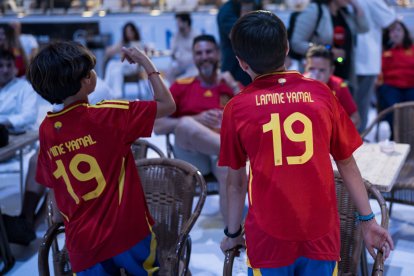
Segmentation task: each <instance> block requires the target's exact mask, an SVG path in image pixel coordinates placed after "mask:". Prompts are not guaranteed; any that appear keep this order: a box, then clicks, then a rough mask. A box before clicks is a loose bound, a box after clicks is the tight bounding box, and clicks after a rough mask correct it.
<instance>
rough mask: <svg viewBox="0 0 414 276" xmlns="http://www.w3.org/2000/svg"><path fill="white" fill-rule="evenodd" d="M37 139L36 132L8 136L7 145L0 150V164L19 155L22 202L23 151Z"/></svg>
mask: <svg viewBox="0 0 414 276" xmlns="http://www.w3.org/2000/svg"><path fill="white" fill-rule="evenodd" d="M38 138H39V134H38V132H37V131H28V132H26V133H24V134H20V135H10V136H9V144H8V145H7V146H5V147H2V148H0V162H1V161H5V160H8V159H10V158H12V157H14V156H15V155H16V154H18V155H19V173H20V195H21V200H22V202H23V194H24V188H23V182H24V170H23V149H24V148H25V147H26V146H28V145H32V144H34V143H35V142H36V141H37V140H38Z"/></svg>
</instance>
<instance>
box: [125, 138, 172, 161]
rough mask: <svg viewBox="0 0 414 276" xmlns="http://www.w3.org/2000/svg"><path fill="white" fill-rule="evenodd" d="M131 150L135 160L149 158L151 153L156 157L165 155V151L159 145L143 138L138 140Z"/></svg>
mask: <svg viewBox="0 0 414 276" xmlns="http://www.w3.org/2000/svg"><path fill="white" fill-rule="evenodd" d="M131 150H132V154H133V155H134V159H135V160H138V159H143V158H148V157H150V155H155V156H156V157H165V155H164V153H163V152H162V150H161V149H160V148H159V147H157V146H156V145H154V144H152V143H151V142H149V141H147V140H143V139H138V140H136V141H135V142H134V143H133V144H132V145H131Z"/></svg>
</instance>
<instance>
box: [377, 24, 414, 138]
mask: <svg viewBox="0 0 414 276" xmlns="http://www.w3.org/2000/svg"><path fill="white" fill-rule="evenodd" d="M382 46H383V53H382V78H380V83H381V85H380V86H379V87H378V91H377V92H378V104H379V107H380V110H383V109H386V108H388V107H390V106H392V105H394V104H396V103H401V102H406V101H414V45H413V42H412V40H411V38H410V33H409V31H408V29H407V27H406V26H405V25H404V23H403V22H401V21H395V22H394V23H393V24H392V25H391V26H390V27H388V28H387V29H385V30H384V32H383V37H382ZM386 120H387V121H388V123H389V124H390V127H391V133H392V116H388V117H387V118H386ZM392 138H393V137H392V134H391V139H392Z"/></svg>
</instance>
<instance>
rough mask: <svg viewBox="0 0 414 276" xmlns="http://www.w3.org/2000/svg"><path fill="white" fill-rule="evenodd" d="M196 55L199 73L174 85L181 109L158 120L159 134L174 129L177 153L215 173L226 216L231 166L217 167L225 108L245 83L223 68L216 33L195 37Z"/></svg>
mask: <svg viewBox="0 0 414 276" xmlns="http://www.w3.org/2000/svg"><path fill="white" fill-rule="evenodd" d="M192 52H193V59H194V64H195V65H196V67H197V70H198V75H197V76H193V77H189V78H184V79H178V80H177V81H176V82H174V83H173V84H172V86H171V88H170V90H171V94H172V95H173V97H174V100H175V103H176V106H177V110H176V112H175V113H174V114H173V115H172V116H170V117H167V118H160V119H157V120H156V121H155V126H154V131H155V133H156V134H168V133H174V135H175V144H174V146H173V148H174V149H173V150H174V155H175V157H176V158H178V159H182V160H185V161H187V162H189V163H191V164H193V165H194V166H196V167H197V168H198V169H199V170H200V171H201V173H202V174H203V175H206V174H209V173H213V174H214V176H215V177H216V178H217V180H218V182H219V185H220V189H219V194H220V211H221V213H222V215H223V218H224V219H226V206H225V199H226V195H225V192H226V188H225V184H226V176H227V169H226V168H223V167H217V155H218V153H219V151H220V133H219V132H220V127H221V117H222V114H223V108H224V106H225V104H226V103H227V101H228V100H229V99H230V98H231V97H233V95H235V94H237V93H238V92H239V91H240V89H241V84H240V83H238V82H236V81H235V80H234V78H233V77H232V76H231V74H230V73H229V72H223V73H220V72H219V70H218V69H219V68H218V64H219V60H220V51H219V47H218V44H217V42H216V40H215V38H214V36H212V35H206V34H204V35H199V36H197V37H195V38H194V40H193V48H192Z"/></svg>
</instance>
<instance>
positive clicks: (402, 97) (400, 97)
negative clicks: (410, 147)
mask: <svg viewBox="0 0 414 276" xmlns="http://www.w3.org/2000/svg"><path fill="white" fill-rule="evenodd" d="M408 101H414V87H413V88H405V89H403V88H397V87H394V86H391V85H387V84H383V85H381V86H380V87H378V104H379V107H380V110H384V109H386V108H388V107H390V106H393V105H394V104H396V103H401V102H408ZM385 120H386V121H387V122H388V124H389V125H390V128H391V139H393V133H392V130H393V116H392V114H390V115H388V116H386V117H385Z"/></svg>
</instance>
